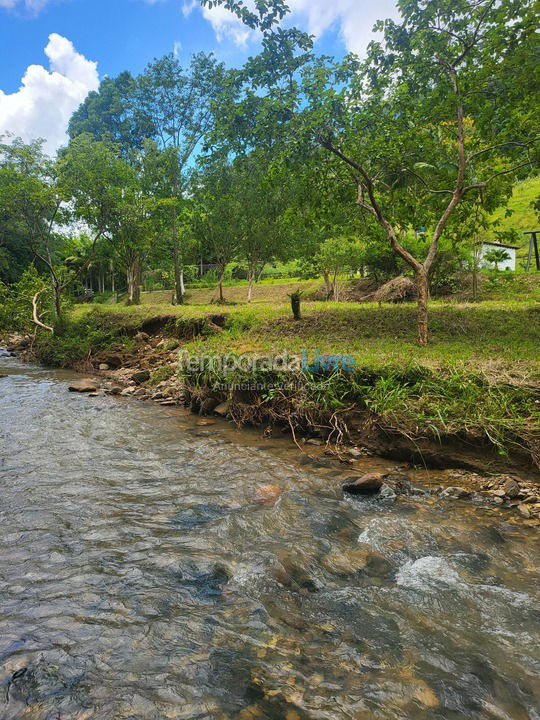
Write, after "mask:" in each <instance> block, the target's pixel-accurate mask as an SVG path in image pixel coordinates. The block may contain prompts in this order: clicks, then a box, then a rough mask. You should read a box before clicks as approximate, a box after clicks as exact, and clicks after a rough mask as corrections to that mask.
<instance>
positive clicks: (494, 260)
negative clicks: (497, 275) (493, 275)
mask: <svg viewBox="0 0 540 720" xmlns="http://www.w3.org/2000/svg"><path fill="white" fill-rule="evenodd" d="M484 258H485V259H486V260H487V262H488V263H491V264H492V265H495V270H496V271H497V272H499V263H503V262H506V261H507V260H510V253H509V252H508V251H507V250H505V249H504V248H493V250H489V251H488V252H487V253H486V254H485V255H484Z"/></svg>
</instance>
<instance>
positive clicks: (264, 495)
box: [252, 485, 281, 504]
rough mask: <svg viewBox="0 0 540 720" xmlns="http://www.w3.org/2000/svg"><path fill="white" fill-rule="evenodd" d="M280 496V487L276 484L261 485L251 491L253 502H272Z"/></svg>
mask: <svg viewBox="0 0 540 720" xmlns="http://www.w3.org/2000/svg"><path fill="white" fill-rule="evenodd" d="M280 497H281V488H279V487H278V486H277V485H261V486H260V487H258V488H257V489H256V490H255V492H254V493H253V498H252V499H253V502H255V503H260V504H264V503H273V502H276V500H278V499H279V498H280Z"/></svg>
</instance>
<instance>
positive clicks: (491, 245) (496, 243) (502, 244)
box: [481, 240, 519, 250]
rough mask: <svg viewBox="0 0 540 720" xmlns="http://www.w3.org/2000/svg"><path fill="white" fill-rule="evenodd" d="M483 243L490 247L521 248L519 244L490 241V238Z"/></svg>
mask: <svg viewBox="0 0 540 720" xmlns="http://www.w3.org/2000/svg"><path fill="white" fill-rule="evenodd" d="M481 244H482V245H489V246H490V247H496V248H498V247H500V248H510V250H519V245H505V244H504V243H499V242H490V241H489V240H483V241H482V243H481Z"/></svg>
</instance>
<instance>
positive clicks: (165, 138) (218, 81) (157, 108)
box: [134, 53, 226, 303]
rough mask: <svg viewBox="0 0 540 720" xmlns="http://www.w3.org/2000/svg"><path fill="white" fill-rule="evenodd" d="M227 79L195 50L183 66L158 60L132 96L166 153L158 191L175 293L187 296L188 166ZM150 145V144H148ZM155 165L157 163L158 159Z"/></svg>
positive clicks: (179, 298) (170, 58)
mask: <svg viewBox="0 0 540 720" xmlns="http://www.w3.org/2000/svg"><path fill="white" fill-rule="evenodd" d="M225 81H226V73H225V70H224V67H223V65H222V64H219V63H217V62H216V60H215V58H214V57H213V56H212V55H205V54H204V53H200V54H198V55H194V56H193V57H192V59H191V63H190V65H189V67H188V68H187V69H186V70H184V69H183V68H182V66H181V65H180V63H179V61H178V60H177V59H176V58H175V57H174V56H173V55H172V54H170V55H165V56H164V57H163V58H161V59H159V60H156V61H154V62H153V63H151V64H150V65H148V67H147V68H146V70H145V71H144V73H143V74H142V75H141V76H139V77H138V78H137V81H136V92H135V95H134V101H135V103H136V106H137V108H138V112H139V113H140V116H141V117H143V118H144V119H145V123H146V125H147V126H151V127H152V128H153V134H152V137H153V139H154V140H155V145H154V154H155V152H156V151H157V152H162V153H163V158H162V161H161V182H160V183H159V185H160V187H159V196H160V197H161V198H162V199H165V198H169V199H170V202H169V203H168V209H169V212H168V217H169V222H168V228H164V231H165V232H166V235H167V237H168V238H169V242H168V246H169V248H170V251H171V254H172V256H173V263H174V275H175V298H176V302H178V303H181V302H182V299H183V296H184V280H183V274H184V273H183V265H184V260H185V257H184V256H185V242H184V240H185V238H183V236H182V230H183V227H184V226H185V218H183V217H182V215H183V213H184V210H185V207H186V203H185V202H184V201H185V200H186V197H187V196H186V191H187V181H188V174H189V169H190V167H191V166H192V164H193V160H194V158H195V156H196V155H197V154H198V152H199V151H200V149H201V143H202V142H203V140H204V138H205V136H206V134H207V133H208V131H209V130H210V128H211V126H212V124H213V122H214V103H215V100H216V98H217V97H218V95H219V93H220V92H222V88H223V86H224V84H225ZM147 147H148V146H147ZM154 162H155V165H156V164H158V163H159V161H158V160H157V158H155V160H154Z"/></svg>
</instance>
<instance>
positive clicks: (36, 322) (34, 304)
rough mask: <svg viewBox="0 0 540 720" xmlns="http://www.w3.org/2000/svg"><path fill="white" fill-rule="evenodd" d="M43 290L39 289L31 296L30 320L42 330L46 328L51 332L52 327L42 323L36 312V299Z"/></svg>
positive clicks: (52, 330) (52, 331)
mask: <svg viewBox="0 0 540 720" xmlns="http://www.w3.org/2000/svg"><path fill="white" fill-rule="evenodd" d="M44 292H45V290H40V291H39V292H37V293H36V294H35V295H34V297H33V298H32V322H33V323H34V325H37V326H38V327H40V328H43V329H44V330H48V331H49V332H51V333H54V329H53V328H52V327H49V326H48V325H45V323H42V322H41V320H40V319H39V313H38V306H37V304H38V300H39V298H40V297H41V296H42V295H43V293H44Z"/></svg>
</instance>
